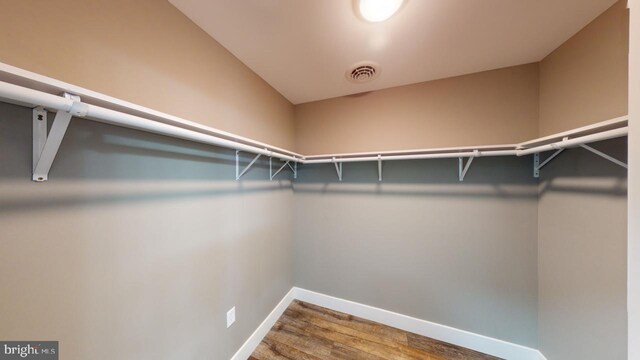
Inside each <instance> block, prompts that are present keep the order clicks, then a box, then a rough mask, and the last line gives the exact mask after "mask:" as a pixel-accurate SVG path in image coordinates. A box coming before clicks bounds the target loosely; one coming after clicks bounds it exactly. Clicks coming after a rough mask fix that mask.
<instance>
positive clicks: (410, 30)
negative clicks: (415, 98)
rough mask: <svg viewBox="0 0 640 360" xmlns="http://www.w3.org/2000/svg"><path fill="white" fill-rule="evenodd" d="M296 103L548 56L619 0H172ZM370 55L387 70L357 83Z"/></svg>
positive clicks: (504, 65)
mask: <svg viewBox="0 0 640 360" xmlns="http://www.w3.org/2000/svg"><path fill="white" fill-rule="evenodd" d="M170 1H171V3H173V4H174V5H175V6H176V7H177V8H178V9H179V10H181V11H182V12H183V13H184V14H186V15H187V16H188V17H189V18H191V19H192V20H193V21H194V22H195V23H196V24H198V25H199V26H200V27H201V28H202V29H204V30H205V31H206V32H207V33H209V34H210V35H211V36H212V37H213V38H215V39H216V40H217V41H218V42H220V43H221V44H222V45H223V46H225V47H226V48H227V49H228V50H229V51H231V52H232V53H233V54H234V55H235V56H237V57H238V58H239V59H240V60H241V61H242V62H244V63H245V64H246V65H247V66H249V67H250V68H251V69H253V71H255V72H256V73H257V74H258V75H260V76H261V77H262V78H263V79H265V80H266V81H267V82H268V83H269V84H271V85H272V86H273V87H274V88H275V89H276V90H278V91H279V92H280V93H282V94H283V95H284V96H285V97H286V98H287V99H289V100H290V101H291V102H292V103H294V104H299V103H304V102H309V101H314V100H321V99H326V98H331V97H336V96H342V95H348V94H355V93H360V92H365V91H371V90H378V89H383V88H388V87H393V86H399V85H406V84H412V83H416V82H422V81H427V80H433V79H439V78H445V77H450V76H456V75H462V74H468V73H473V72H478V71H484V70H490V69H496V68H501V67H506V66H511V65H519V64H525V63H529V62H535V61H539V60H541V59H542V58H543V57H544V56H546V55H547V54H549V53H550V52H551V51H552V50H553V49H555V48H556V47H558V46H559V45H560V44H562V43H563V42H564V41H565V40H567V39H568V38H570V37H571V35H573V34H574V33H576V32H577V31H578V30H580V29H581V28H582V27H584V26H585V25H586V24H588V23H589V22H590V21H591V20H593V19H594V18H595V17H597V16H598V15H599V14H600V13H602V12H603V11H604V10H606V9H607V8H608V7H609V6H611V5H612V4H613V3H615V0H406V2H405V5H404V6H403V7H402V8H401V9H400V11H399V12H398V13H397V14H396V15H394V16H393V17H392V18H391V19H389V20H387V21H386V22H382V23H368V22H365V21H363V20H361V19H360V18H359V17H357V16H356V14H355V12H354V3H353V1H352V0H170ZM363 60H369V61H374V62H377V63H378V64H380V67H381V70H382V72H381V73H380V76H379V77H378V78H377V79H375V80H373V81H372V82H370V83H366V84H353V83H350V82H348V81H347V80H346V78H345V71H346V70H347V69H348V68H349V67H350V66H351V65H352V64H354V63H356V62H360V61H363Z"/></svg>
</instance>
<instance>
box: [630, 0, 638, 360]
mask: <svg viewBox="0 0 640 360" xmlns="http://www.w3.org/2000/svg"><path fill="white" fill-rule="evenodd" d="M629 5H630V9H631V13H630V16H631V19H630V40H629V45H630V47H629V65H630V66H629V79H634V80H632V81H629V116H630V118H629V199H628V201H629V203H628V211H629V214H628V222H629V224H628V226H629V234H628V255H627V258H628V270H627V274H628V277H627V286H628V298H627V299H628V300H627V308H628V316H629V317H628V319H629V320H628V321H629V322H628V328H629V335H628V337H627V340H628V344H629V359H640V221H638V219H640V81H638V79H640V1H639V0H631V1H630V2H629Z"/></svg>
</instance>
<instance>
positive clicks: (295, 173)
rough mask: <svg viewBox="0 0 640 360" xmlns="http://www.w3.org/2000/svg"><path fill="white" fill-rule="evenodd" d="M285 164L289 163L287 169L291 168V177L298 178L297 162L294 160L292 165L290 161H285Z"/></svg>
mask: <svg viewBox="0 0 640 360" xmlns="http://www.w3.org/2000/svg"><path fill="white" fill-rule="evenodd" d="M294 159H295V158H294ZM285 164H286V165H289V169H291V172H293V178H294V179H297V178H298V162H297V161H294V162H293V165H291V162H289V161H287V162H286V163H285Z"/></svg>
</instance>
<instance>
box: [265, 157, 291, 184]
mask: <svg viewBox="0 0 640 360" xmlns="http://www.w3.org/2000/svg"><path fill="white" fill-rule="evenodd" d="M287 165H289V161H286V162H285V163H284V164H282V166H280V168H279V169H278V170H277V171H276V172H275V173H274V172H273V170H272V169H273V168H272V167H271V166H272V161H271V158H269V177H270V180H272V181H273V178H275V177H276V175H278V173H280V171H282V169H284V168H285V167H287Z"/></svg>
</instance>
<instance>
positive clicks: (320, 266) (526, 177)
mask: <svg viewBox="0 0 640 360" xmlns="http://www.w3.org/2000/svg"><path fill="white" fill-rule="evenodd" d="M531 164H532V159H531V158H530V157H527V158H515V157H509V158H506V157H505V158H479V159H477V160H476V161H474V163H473V165H472V166H471V169H470V170H469V173H468V175H467V178H466V179H465V181H464V182H463V183H459V182H458V179H457V169H458V167H457V159H455V160H454V159H445V160H428V161H396V162H388V163H384V165H383V167H384V170H383V171H384V174H383V177H384V181H383V182H382V183H378V182H377V163H374V162H372V163H359V164H345V165H344V181H343V182H342V183H339V182H338V181H337V177H336V173H335V168H334V167H333V164H326V165H305V166H304V167H302V168H300V170H299V174H298V181H297V182H295V183H294V192H295V196H294V202H295V256H294V259H295V284H296V286H299V287H302V288H306V289H309V290H313V291H318V292H321V293H325V294H329V295H333V296H337V297H340V298H344V299H348V300H352V301H357V302H360V303H364V304H367V305H372V306H376V307H380V308H383V309H387V310H391V311H395V312H399V313H401V314H406V315H410V316H414V317H417V318H420V319H426V320H429V321H433V322H436V323H440V324H444V325H449V326H453V327H456V328H459V329H464V330H468V331H472V332H475V333H479V334H483V335H487V336H491V337H496V338H499V339H502V340H506V341H511V342H514V343H518V344H522V345H526V346H530V347H534V348H535V347H537V344H538V341H537V316H538V315H537V301H538V297H537V296H538V295H537V289H538V282H537V224H538V220H537V214H538V207H537V203H538V198H537V181H536V180H535V179H533V177H532V169H531Z"/></svg>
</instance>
